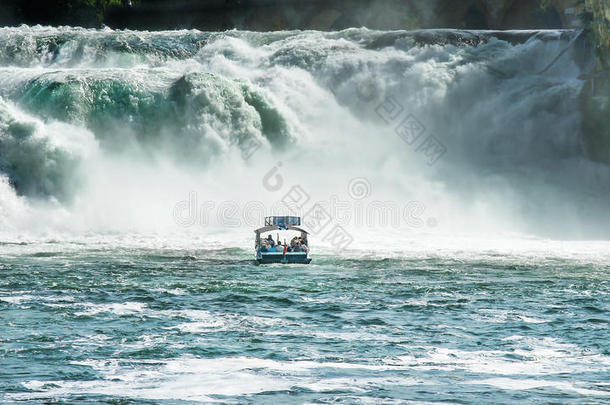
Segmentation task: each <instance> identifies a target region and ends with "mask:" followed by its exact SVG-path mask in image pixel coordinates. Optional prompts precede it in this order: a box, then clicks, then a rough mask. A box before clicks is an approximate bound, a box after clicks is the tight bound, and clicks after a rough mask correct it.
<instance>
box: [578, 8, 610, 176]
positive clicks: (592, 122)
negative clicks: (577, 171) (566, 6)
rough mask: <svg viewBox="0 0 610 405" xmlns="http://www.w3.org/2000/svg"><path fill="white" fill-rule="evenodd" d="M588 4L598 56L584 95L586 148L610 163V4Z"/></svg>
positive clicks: (592, 37) (588, 27)
mask: <svg viewBox="0 0 610 405" xmlns="http://www.w3.org/2000/svg"><path fill="white" fill-rule="evenodd" d="M585 5H586V9H585V13H586V14H585V16H584V19H585V24H586V25H587V27H586V28H587V29H588V30H589V32H590V37H591V39H592V41H593V43H594V45H595V51H596V56H597V65H596V67H595V69H594V70H593V72H592V73H591V74H589V75H588V79H587V83H586V84H585V86H584V88H583V92H582V97H581V100H582V112H583V133H584V139H585V148H586V151H587V154H588V155H589V157H591V158H592V159H594V160H597V161H599V162H602V163H606V164H610V4H609V3H608V1H607V0H587V1H586V2H585Z"/></svg>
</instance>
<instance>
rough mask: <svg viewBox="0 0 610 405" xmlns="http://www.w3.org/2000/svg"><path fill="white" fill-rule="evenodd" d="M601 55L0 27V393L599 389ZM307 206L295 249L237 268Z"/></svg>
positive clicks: (567, 41) (580, 43)
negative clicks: (595, 132) (305, 256)
mask: <svg viewBox="0 0 610 405" xmlns="http://www.w3.org/2000/svg"><path fill="white" fill-rule="evenodd" d="M594 63H595V60H594V56H593V54H592V52H591V51H590V49H589V47H588V45H587V43H586V41H585V39H584V37H583V36H581V35H580V33H579V32H576V31H503V32H494V31H457V30H432V31H428V30H427V31H413V32H402V31H395V32H394V31H393V32H380V31H370V30H366V29H349V30H345V31H341V32H330V33H322V32H313V31H311V32H296V31H295V32H273V33H256V32H242V31H228V32H223V33H204V32H199V31H167V32H137V31H113V30H110V29H103V30H86V29H78V28H69V27H60V28H50V27H27V26H21V27H18V28H1V29H0V313H1V315H2V324H1V325H0V364H2V366H1V367H0V401H2V402H12V401H25V402H28V401H31V402H34V403H37V402H40V401H54V400H57V401H66V402H91V403H99V402H105V401H121V400H126V401H130V400H135V401H150V403H156V402H157V401H170V402H171V403H179V402H181V401H220V402H229V403H233V402H253V403H269V402H272V401H273V402H278V403H289V402H290V403H292V402H295V403H301V402H309V403H327V402H333V403H336V402H348V403H352V402H367V401H368V402H373V403H401V402H403V401H421V402H422V403H432V402H435V401H445V402H456V403H476V402H481V403H494V402H495V403H514V402H526V403H548V402H553V403H563V402H566V403H573V402H581V401H585V402H587V403H603V402H605V401H607V400H608V399H609V396H610V385H609V381H608V375H609V373H610V352H609V351H608V347H610V340H609V339H610V337H609V336H610V333H608V326H609V323H610V317H609V311H610V307H609V305H610V304H609V303H610V287H609V285H608V281H607V280H608V275H609V274H610V243H608V242H603V241H597V242H595V241H594V240H603V239H608V238H609V237H610V226H608V225H609V224H610V209H609V208H610V207H609V203H608V201H610V200H609V198H610V167H609V166H608V165H604V164H602V163H598V162H594V161H592V160H590V159H589V158H588V154H587V152H586V147H585V142H584V139H583V134H582V131H581V126H582V115H581V112H580V108H579V97H580V92H581V89H582V87H583V83H584V82H583V80H582V78H583V77H584V76H585V75H586V74H587V73H588V72H589V71H590V69H591V68H592V67H593V65H594ZM287 201H289V202H291V203H292V204H291V205H290V204H289V205H290V206H287V205H286V202H287ZM316 207H318V208H321V209H322V211H316V212H322V213H323V214H325V215H326V216H324V215H322V217H323V218H326V219H328V221H326V222H324V223H323V221H322V222H320V221H318V222H315V221H314V225H316V227H317V228H318V229H314V231H315V232H314V233H313V235H312V237H311V239H310V243H311V247H312V257H313V260H314V261H313V263H312V265H310V266H303V267H299V266H295V267H290V268H286V267H275V266H269V267H265V266H260V267H256V266H254V265H253V263H252V258H253V252H252V246H253V233H252V230H253V229H254V228H256V227H258V226H260V225H261V221H262V218H263V217H264V216H265V215H273V214H282V213H285V211H286V210H290V211H291V212H290V213H293V214H294V213H298V214H302V215H305V216H307V215H306V214H307V212H308V211H310V210H313V209H314V208H316ZM294 211H297V212H294ZM316 218H319V217H316ZM316 227H314V228H316ZM337 230H341V234H340V235H339V236H340V237H339V238H336V237H335V236H337V234H336V233H335V234H333V232H335V231H337ZM337 232H338V231H337ZM569 241H572V242H569ZM346 242H349V243H346ZM341 244H343V245H341ZM286 272H290V276H289V277H286Z"/></svg>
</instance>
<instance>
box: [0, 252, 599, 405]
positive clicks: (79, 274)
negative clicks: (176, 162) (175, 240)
mask: <svg viewBox="0 0 610 405" xmlns="http://www.w3.org/2000/svg"><path fill="white" fill-rule="evenodd" d="M0 249H1V250H2V251H3V254H2V255H0V256H1V258H0V271H1V273H0V274H1V278H0V314H1V315H2V325H1V329H0V342H1V349H0V350H1V354H2V356H1V362H2V367H1V368H0V392H2V394H1V396H0V400H2V401H3V402H13V401H22V402H31V403H39V402H41V401H55V400H58V401H65V402H81V403H82V402H92V403H93V402H113V401H114V402H113V403H117V402H116V401H117V400H123V399H125V400H128V401H129V400H133V401H136V402H142V401H144V402H146V401H150V403H157V402H164V403H181V402H188V401H204V402H207V401H219V402H228V403H237V402H240V403H241V402H247V403H270V402H275V403H303V402H308V403H331V402H333V403H335V402H349V403H351V402H358V403H402V402H409V401H416V402H422V403H426V402H443V401H447V402H454V403H455V402H457V403H489V402H495V403H514V402H522V403H549V402H553V403H575V402H587V403H605V402H607V401H609V400H610V378H609V377H608V376H609V375H610V351H609V349H608V347H609V343H610V334H609V333H608V323H609V321H610V317H609V315H608V314H609V312H608V311H609V310H610V301H609V297H610V287H609V284H608V281H607V280H608V274H609V271H610V266H609V265H608V263H607V261H605V260H594V259H591V258H590V257H589V258H583V257H578V256H577V257H572V258H571V257H569V256H566V255H562V256H561V257H559V256H558V257H554V256H553V255H550V254H549V255H548V256H547V255H544V254H536V255H533V256H532V255H514V256H511V255H501V254H494V253H493V252H482V253H481V252H480V253H477V254H468V255H466V254H462V255H460V254H454V255H442V254H438V255H435V254H422V255H410V254H403V255H397V254H387V255H385V256H383V255H379V254H378V255H372V254H370V253H367V252H363V251H360V252H352V254H350V255H344V256H340V257H339V256H334V255H330V254H328V255H323V254H321V255H318V256H315V255H314V261H313V263H312V264H311V265H309V266H291V267H287V266H256V265H254V264H253V263H252V261H251V260H250V258H251V253H250V252H249V251H247V250H240V249H229V248H224V249H212V250H199V251H189V252H188V253H185V252H184V251H180V250H171V249H144V248H117V247H114V248H108V247H99V248H93V247H91V246H88V245H84V246H82V247H78V246H77V247H74V246H71V247H70V248H67V247H64V246H63V245H61V244H42V245H37V246H35V247H32V246H30V245H8V244H5V245H3V246H1V247H0Z"/></svg>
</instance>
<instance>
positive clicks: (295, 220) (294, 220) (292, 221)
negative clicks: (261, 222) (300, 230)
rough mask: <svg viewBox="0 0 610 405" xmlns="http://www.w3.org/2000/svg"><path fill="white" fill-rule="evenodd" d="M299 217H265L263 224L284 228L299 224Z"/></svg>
mask: <svg viewBox="0 0 610 405" xmlns="http://www.w3.org/2000/svg"><path fill="white" fill-rule="evenodd" d="M300 225H301V218H300V217H266V218H265V226H277V227H279V228H282V229H286V228H287V227H289V226H300Z"/></svg>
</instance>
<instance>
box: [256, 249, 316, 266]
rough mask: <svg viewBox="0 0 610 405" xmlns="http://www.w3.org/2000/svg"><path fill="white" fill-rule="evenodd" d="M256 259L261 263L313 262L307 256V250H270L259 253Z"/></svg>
mask: <svg viewBox="0 0 610 405" xmlns="http://www.w3.org/2000/svg"><path fill="white" fill-rule="evenodd" d="M256 261H257V262H258V263H259V264H274V263H281V264H309V263H311V258H309V257H307V253H305V252H288V253H286V254H283V253H281V252H278V253H274V252H270V253H258V254H257V256H256Z"/></svg>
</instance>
